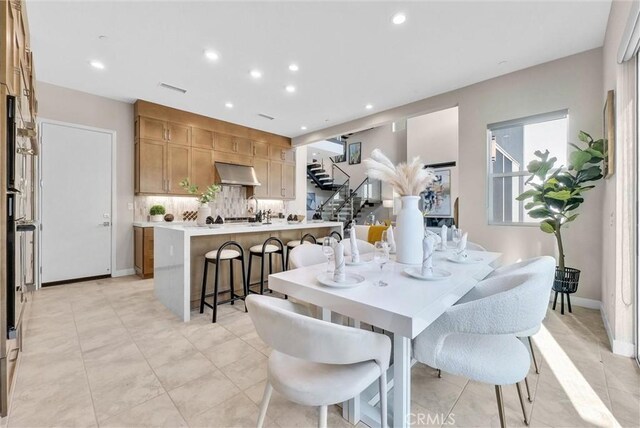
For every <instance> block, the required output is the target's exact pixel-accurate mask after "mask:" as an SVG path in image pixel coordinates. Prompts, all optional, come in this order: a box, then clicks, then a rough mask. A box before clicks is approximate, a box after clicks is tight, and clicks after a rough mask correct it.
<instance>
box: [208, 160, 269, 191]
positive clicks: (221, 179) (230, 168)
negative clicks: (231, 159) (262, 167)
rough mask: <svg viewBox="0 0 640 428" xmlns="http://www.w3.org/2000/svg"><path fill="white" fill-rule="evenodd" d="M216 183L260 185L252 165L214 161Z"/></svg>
mask: <svg viewBox="0 0 640 428" xmlns="http://www.w3.org/2000/svg"><path fill="white" fill-rule="evenodd" d="M215 168H216V183H217V184H226V185H232V186H260V182H259V181H258V177H257V176H256V171H255V170H254V169H253V167H252V166H246V165H234V164H230V163H222V162H216V163H215Z"/></svg>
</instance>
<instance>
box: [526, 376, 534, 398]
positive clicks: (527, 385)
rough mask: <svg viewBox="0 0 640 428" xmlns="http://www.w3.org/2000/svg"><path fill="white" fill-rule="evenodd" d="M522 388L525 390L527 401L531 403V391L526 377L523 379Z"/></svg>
mask: <svg viewBox="0 0 640 428" xmlns="http://www.w3.org/2000/svg"><path fill="white" fill-rule="evenodd" d="M524 386H525V388H526V389H527V400H528V401H529V403H533V400H532V399H531V391H530V390H529V381H528V380H527V378H526V377H525V378H524Z"/></svg>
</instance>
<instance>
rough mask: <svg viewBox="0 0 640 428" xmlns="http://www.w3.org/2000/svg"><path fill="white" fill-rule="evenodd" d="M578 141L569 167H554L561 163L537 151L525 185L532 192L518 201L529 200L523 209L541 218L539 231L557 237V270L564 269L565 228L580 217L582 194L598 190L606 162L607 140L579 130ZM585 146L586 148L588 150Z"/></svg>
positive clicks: (531, 215)
mask: <svg viewBox="0 0 640 428" xmlns="http://www.w3.org/2000/svg"><path fill="white" fill-rule="evenodd" d="M578 139H579V140H580V141H581V142H582V147H580V146H579V145H576V144H573V143H570V145H571V147H573V148H574V150H573V151H572V152H571V154H570V155H569V166H568V168H566V169H564V168H563V167H562V166H560V167H559V168H555V169H554V166H555V163H556V161H557V160H558V159H557V158H555V157H551V158H550V157H549V151H548V150H545V152H544V153H542V152H541V151H539V150H537V151H536V152H534V155H535V156H536V157H537V158H538V159H535V160H532V161H531V162H529V165H527V171H529V172H530V173H531V176H530V177H529V178H528V179H527V181H526V182H525V185H529V186H530V187H531V189H529V190H527V191H525V192H524V193H522V194H521V195H519V196H518V197H517V198H516V200H518V201H528V202H527V203H526V204H525V206H524V208H525V209H526V210H527V211H528V212H529V216H530V217H532V218H535V219H540V229H541V230H542V231H543V232H545V233H552V234H554V235H555V238H556V242H557V245H558V254H559V257H558V267H559V268H560V269H561V270H564V268H565V254H564V247H563V243H562V227H563V226H564V225H566V224H568V223H571V222H572V221H574V220H575V219H576V218H577V217H578V213H576V212H575V211H576V210H577V209H578V208H579V207H580V205H581V204H582V203H583V202H584V196H583V193H584V192H586V191H587V190H590V189H593V188H594V187H595V185H594V184H590V183H593V182H595V181H598V180H600V179H601V178H602V161H603V160H604V147H605V143H606V141H605V140H604V139H599V140H594V139H593V138H592V137H591V135H589V134H587V133H586V132H584V131H580V133H579V134H578ZM585 145H586V147H585Z"/></svg>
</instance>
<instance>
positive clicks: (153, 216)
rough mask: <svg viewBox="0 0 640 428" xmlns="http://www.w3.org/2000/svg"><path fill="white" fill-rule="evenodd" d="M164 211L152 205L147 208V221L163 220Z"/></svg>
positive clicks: (161, 207) (162, 208)
mask: <svg viewBox="0 0 640 428" xmlns="http://www.w3.org/2000/svg"><path fill="white" fill-rule="evenodd" d="M164 214H165V209H164V207H163V206H162V205H153V206H152V207H151V208H149V220H150V221H153V222H159V221H162V220H163V219H164Z"/></svg>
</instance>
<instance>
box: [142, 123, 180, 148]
mask: <svg viewBox="0 0 640 428" xmlns="http://www.w3.org/2000/svg"><path fill="white" fill-rule="evenodd" d="M137 131H138V138H144V139H147V140H156V141H164V142H167V143H171V144H177V145H182V146H190V145H191V127H190V126H187V125H183V124H180V123H175V122H169V121H164V120H159V119H154V118H151V117H145V116H140V117H139V119H138V130H137Z"/></svg>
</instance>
